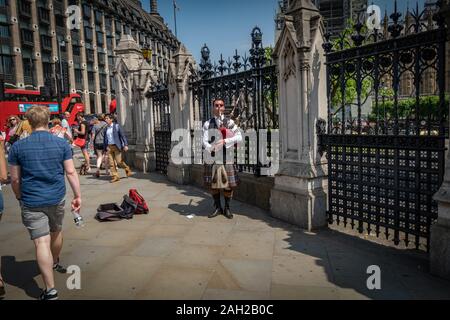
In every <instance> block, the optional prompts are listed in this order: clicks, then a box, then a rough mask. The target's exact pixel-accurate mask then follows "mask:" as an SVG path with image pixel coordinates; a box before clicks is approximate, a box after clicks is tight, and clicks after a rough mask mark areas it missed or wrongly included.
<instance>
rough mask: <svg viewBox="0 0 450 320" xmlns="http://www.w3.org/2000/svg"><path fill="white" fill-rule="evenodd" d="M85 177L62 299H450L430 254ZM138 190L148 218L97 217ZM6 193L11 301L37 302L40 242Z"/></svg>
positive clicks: (159, 188)
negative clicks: (377, 271) (217, 211)
mask: <svg viewBox="0 0 450 320" xmlns="http://www.w3.org/2000/svg"><path fill="white" fill-rule="evenodd" d="M122 175H123V172H122ZM81 183H82V190H83V201H84V203H83V210H82V214H83V216H84V217H85V219H86V222H87V225H86V227H85V228H84V229H81V230H79V229H76V228H75V226H74V223H73V221H72V217H71V215H70V211H69V210H68V211H67V212H68V214H67V215H66V217H65V221H64V223H65V225H64V227H65V233H64V235H65V242H64V248H63V253H62V257H61V258H62V262H63V263H64V264H65V265H78V266H79V267H80V268H81V271H82V289H81V290H75V291H70V290H68V289H65V288H66V279H67V278H68V275H61V274H57V275H56V281H57V288H58V289H59V291H60V298H62V299H450V282H448V281H445V280H442V279H438V278H435V277H432V276H430V275H429V274H428V273H427V269H428V266H427V261H426V256H425V255H421V254H416V253H414V254H411V253H409V252H407V251H405V250H399V249H395V248H388V247H385V246H382V245H380V244H376V243H372V242H369V241H366V240H363V239H360V238H358V237H355V236H352V235H349V234H346V233H343V232H340V231H335V230H323V231H320V232H319V233H317V234H314V233H308V232H305V231H302V230H300V229H298V228H295V227H293V226H291V225H289V224H286V223H283V222H280V221H278V220H275V219H272V218H271V217H270V216H269V215H268V213H267V212H265V211H263V210H260V209H257V208H254V207H251V206H248V205H245V204H242V203H239V202H234V203H233V206H232V210H233V212H234V213H235V218H234V219H233V220H227V219H226V218H225V217H217V218H215V219H208V218H207V215H208V213H209V212H210V211H211V209H212V201H211V200H210V197H209V196H208V194H206V193H205V192H203V191H202V190H200V189H197V188H194V187H191V186H176V185H173V184H170V183H168V182H167V180H166V179H165V177H163V176H161V175H158V174H149V175H144V174H135V175H134V176H133V177H131V178H127V179H125V178H124V179H122V180H121V182H120V183H116V184H110V183H109V180H108V178H107V177H101V178H100V179H95V178H94V177H92V176H86V177H82V178H81ZM129 188H137V189H138V190H139V191H140V192H141V193H142V194H143V196H144V197H145V198H146V199H147V201H148V204H149V206H150V214H149V215H142V216H135V218H134V219H133V220H129V221H120V222H111V223H99V222H97V221H95V220H94V215H95V212H96V208H97V206H98V205H99V204H100V203H108V202H120V201H121V198H122V195H123V194H125V193H127V191H128V189H129ZM69 194H71V192H69ZM4 197H5V214H4V217H3V220H2V221H1V222H0V256H1V274H2V276H3V278H4V280H5V281H6V283H7V295H6V297H5V299H33V298H36V297H37V296H38V295H39V287H42V280H41V277H40V276H39V271H38V268H37V264H36V262H35V260H34V249H33V244H32V242H31V241H30V240H29V237H28V233H27V232H26V230H25V228H24V227H23V226H22V224H21V218H20V212H19V208H18V205H17V203H16V201H15V198H14V196H13V193H12V191H11V188H10V187H9V186H8V187H5V188H4ZM68 199H69V198H68ZM68 202H69V201H68ZM190 214H194V215H195V216H194V217H193V218H192V219H189V218H188V217H187V216H188V215H190ZM370 265H378V266H380V268H381V273H382V274H381V286H382V289H381V290H378V291H369V290H368V289H367V287H366V280H367V278H368V275H367V274H366V270H367V267H368V266H370Z"/></svg>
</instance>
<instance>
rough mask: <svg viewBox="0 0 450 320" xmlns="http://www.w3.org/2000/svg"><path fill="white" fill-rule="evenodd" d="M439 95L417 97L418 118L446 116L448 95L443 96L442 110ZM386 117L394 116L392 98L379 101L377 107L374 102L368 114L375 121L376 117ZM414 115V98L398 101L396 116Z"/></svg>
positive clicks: (412, 117) (410, 116)
mask: <svg viewBox="0 0 450 320" xmlns="http://www.w3.org/2000/svg"><path fill="white" fill-rule="evenodd" d="M439 101H440V99H439V96H422V97H420V98H419V119H428V116H430V117H431V119H432V120H435V119H441V118H442V117H444V118H447V117H448V106H449V104H450V96H449V95H447V96H446V97H445V105H444V108H443V110H440V105H439ZM385 114H386V117H387V118H388V119H389V118H394V117H395V110H394V100H392V99H389V100H386V101H384V103H383V101H379V103H378V107H377V106H376V105H375V104H374V105H373V108H372V113H371V114H370V115H369V119H370V120H373V121H375V120H376V119H377V115H378V118H380V119H383V118H384V115H385ZM415 116H416V98H407V99H401V100H399V101H398V117H399V119H407V118H409V119H414V118H415Z"/></svg>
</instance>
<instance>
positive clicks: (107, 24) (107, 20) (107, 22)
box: [105, 16, 112, 30]
mask: <svg viewBox="0 0 450 320" xmlns="http://www.w3.org/2000/svg"><path fill="white" fill-rule="evenodd" d="M105 28H106V29H107V30H111V29H112V20H111V18H110V17H107V16H105Z"/></svg>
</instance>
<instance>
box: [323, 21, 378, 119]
mask: <svg viewBox="0 0 450 320" xmlns="http://www.w3.org/2000/svg"><path fill="white" fill-rule="evenodd" d="M353 25H354V23H353V21H352V20H348V21H347V26H349V27H347V28H345V29H344V31H343V33H342V37H339V38H336V39H334V40H333V41H332V44H333V47H334V48H335V49H336V50H347V49H351V48H353V47H354V44H353V41H352V40H351V36H352V35H353V34H355V29H354V27H353ZM364 28H366V26H364V27H363V30H362V33H363V34H364V32H365V30H364ZM354 63H356V61H355V62H354ZM355 69H356V65H355ZM372 88H373V82H372V80H371V79H369V78H365V79H363V81H362V85H361V95H360V98H361V103H362V104H363V103H364V102H365V101H366V100H367V99H368V97H369V96H370V93H371V91H372ZM357 98H358V90H357V83H356V76H347V75H346V77H345V92H344V97H343V96H342V90H341V79H340V76H334V77H332V80H331V103H332V106H333V107H334V109H335V110H334V111H335V113H338V112H339V111H340V109H341V108H342V104H343V102H345V106H349V105H352V104H356V103H357Z"/></svg>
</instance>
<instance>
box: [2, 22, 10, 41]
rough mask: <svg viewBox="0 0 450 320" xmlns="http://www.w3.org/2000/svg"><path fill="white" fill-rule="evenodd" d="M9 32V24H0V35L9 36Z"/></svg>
mask: <svg viewBox="0 0 450 320" xmlns="http://www.w3.org/2000/svg"><path fill="white" fill-rule="evenodd" d="M10 34H11V33H10V31H9V26H4V25H0V37H3V38H9V37H10Z"/></svg>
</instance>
